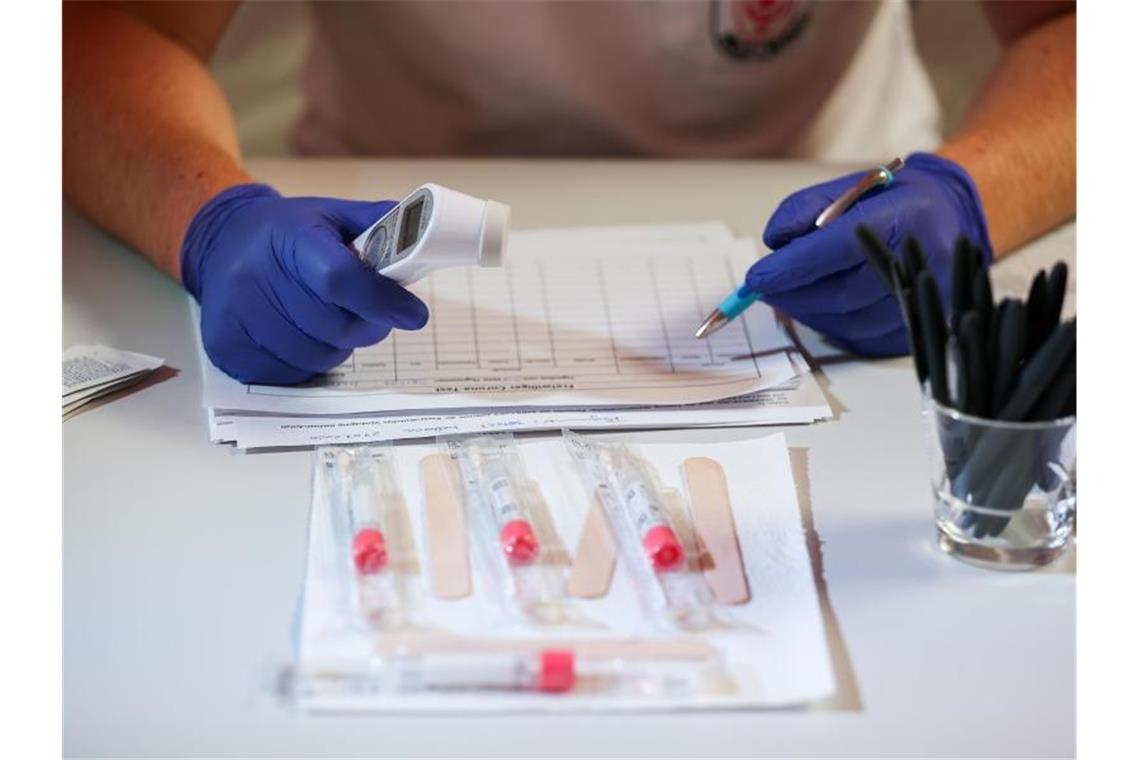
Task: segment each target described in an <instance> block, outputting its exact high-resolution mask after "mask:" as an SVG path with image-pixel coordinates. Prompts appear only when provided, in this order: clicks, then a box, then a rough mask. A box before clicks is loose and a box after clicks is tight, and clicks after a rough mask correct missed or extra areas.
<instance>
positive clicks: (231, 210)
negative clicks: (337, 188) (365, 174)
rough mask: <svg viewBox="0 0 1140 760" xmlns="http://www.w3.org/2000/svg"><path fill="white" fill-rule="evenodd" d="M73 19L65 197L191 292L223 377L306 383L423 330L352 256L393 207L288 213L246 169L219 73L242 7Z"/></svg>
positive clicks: (68, 42)
mask: <svg viewBox="0 0 1140 760" xmlns="http://www.w3.org/2000/svg"><path fill="white" fill-rule="evenodd" d="M63 10H64V24H63V187H64V194H65V195H66V197H67V199H68V200H69V201H70V202H71V203H72V204H73V205H74V206H76V207H77V208H78V209H79V210H81V211H83V212H84V213H85V214H87V216H89V217H91V218H92V219H93V220H94V221H95V222H97V223H98V224H100V225H102V226H103V227H105V228H106V229H108V230H109V231H111V232H112V233H114V234H115V235H117V236H118V237H120V238H122V239H123V240H125V241H127V242H128V243H130V244H131V245H132V246H134V247H135V248H137V249H138V250H139V251H141V252H142V253H143V254H145V255H146V256H147V257H148V258H150V259H151V260H152V261H153V262H154V263H155V264H156V265H157V266H158V267H159V268H161V269H162V270H163V271H165V272H167V273H168V274H169V275H171V276H172V277H174V278H175V279H179V280H181V282H182V284H183V285H185V287H186V289H187V290H188V291H189V292H190V293H191V294H192V295H193V296H194V297H195V298H196V299H197V300H198V302H199V303H200V304H201V306H202V311H201V319H202V321H201V328H202V343H203V345H204V346H205V349H206V354H207V355H208V356H209V357H210V359H211V361H213V362H214V364H216V365H217V366H218V367H220V368H221V369H223V370H224V371H225V372H227V373H228V374H230V375H232V376H233V377H235V378H237V379H238V380H241V381H243V382H256V383H270V384H292V383H299V382H302V381H304V380H307V379H309V378H310V377H312V376H314V375H316V374H319V373H321V372H325V371H327V370H329V369H331V368H333V367H335V366H336V365H338V364H340V363H341V362H343V361H344V360H345V359H346V358H347V357H348V356H349V354H351V353H352V350H353V349H355V348H358V347H361V346H367V345H371V344H373V343H376V342H377V341H380V340H383V338H384V337H385V336H386V335H387V334H388V332H389V330H391V329H392V328H393V327H398V328H402V329H406V330H414V329H418V328H420V327H423V325H424V324H425V323H426V322H427V318H428V313H427V307H426V306H425V305H424V304H423V302H422V301H420V300H419V299H418V298H416V297H415V296H414V295H412V294H411V293H409V292H408V291H406V290H404V289H403V288H402V287H400V286H399V285H397V284H396V283H395V282H393V281H391V280H389V279H387V278H385V277H382V276H381V275H378V274H376V273H374V272H370V271H369V270H368V269H367V268H366V267H365V265H364V264H363V263H361V261H360V259H359V258H358V257H357V256H356V254H355V253H354V252H353V251H352V250H351V249H350V248H349V247H348V245H347V243H349V242H350V241H351V240H352V239H353V238H355V237H356V236H357V235H359V234H360V233H361V232H362V231H363V230H364V229H365V228H367V227H368V226H369V225H370V224H371V223H372V222H374V221H375V220H376V219H378V218H380V217H381V216H382V215H383V214H384V213H385V212H386V211H388V210H389V209H391V208H392V206H393V205H394V204H393V203H392V202H390V201H380V202H375V203H369V202H366V201H346V200H340V199H337V198H283V197H281V195H280V194H279V193H277V192H276V191H275V190H273V189H272V188H270V187H268V186H266V185H259V184H255V183H253V182H251V181H250V177H249V175H248V174H247V173H246V172H245V170H244V169H243V168H242V166H241V159H240V156H239V154H238V141H237V135H236V132H235V129H234V123H233V118H232V117H231V115H230V111H229V107H228V105H227V104H226V100H225V97H224V96H223V94H222V92H221V90H220V89H219V87H218V86H217V84H216V83H215V82H214V80H213V79H212V78H211V76H210V74H209V72H208V71H207V70H206V66H205V62H206V61H207V60H208V59H209V57H210V54H211V53H212V51H213V48H214V46H215V45H216V44H217V41H218V38H219V37H220V36H221V33H222V31H223V30H224V29H225V27H226V24H227V23H228V22H229V19H230V16H231V15H232V13H233V11H234V5H233V4H232V3H188V2H163V3H124V4H104V3H100V4H94V3H76V2H72V3H65V4H64V9H63Z"/></svg>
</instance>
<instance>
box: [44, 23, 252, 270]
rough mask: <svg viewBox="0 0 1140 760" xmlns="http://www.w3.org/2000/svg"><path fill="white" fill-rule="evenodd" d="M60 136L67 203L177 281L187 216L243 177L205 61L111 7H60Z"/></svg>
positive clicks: (231, 133) (233, 134)
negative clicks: (61, 65) (61, 66)
mask: <svg viewBox="0 0 1140 760" xmlns="http://www.w3.org/2000/svg"><path fill="white" fill-rule="evenodd" d="M63 130H64V133H63V188H64V194H65V195H66V196H67V198H68V200H69V201H70V202H71V203H73V204H74V205H75V206H77V207H78V208H79V209H80V210H81V211H83V212H84V213H86V214H87V215H88V216H90V217H91V218H92V219H94V220H95V221H96V222H98V223H99V224H101V225H102V226H104V227H105V228H107V229H108V230H109V231H111V232H112V233H114V234H115V235H117V236H118V237H120V238H122V239H123V240H125V241H126V242H128V243H130V244H131V245H133V246H134V247H136V248H138V249H139V250H140V251H142V252H143V253H144V254H145V255H146V256H147V257H148V258H150V259H151V260H152V261H154V263H155V264H156V265H157V266H159V267H160V268H161V269H163V270H164V271H165V272H167V273H169V274H170V275H171V276H173V277H175V278H177V277H179V274H180V273H179V261H178V252H179V248H180V246H181V243H182V237H183V234H184V233H185V231H186V227H187V226H188V225H189V222H190V219H191V218H192V217H193V215H194V213H195V212H196V211H197V210H198V209H199V208H200V207H201V205H202V204H203V203H204V202H205V201H206V200H208V199H209V198H210V197H212V196H213V195H214V194H216V193H217V192H218V191H219V190H221V189H223V188H225V187H228V186H230V185H234V184H238V183H241V182H248V181H249V177H248V175H247V174H246V173H245V171H244V170H243V169H242V168H241V164H240V157H239V153H238V147H237V136H236V132H235V130H234V126H233V119H232V117H231V115H230V111H229V108H228V106H227V104H226V101H225V98H224V97H223V95H222V93H221V91H220V90H219V89H218V87H217V85H216V84H215V83H214V81H213V80H212V78H211V77H210V75H209V73H208V72H207V70H206V69H205V67H204V66H203V64H202V62H201V61H200V60H199V59H198V58H197V57H196V56H195V55H194V54H193V53H191V52H190V51H189V50H187V49H186V48H185V47H183V46H181V45H179V44H178V43H176V42H174V41H173V40H171V39H169V38H167V37H165V36H164V35H162V34H161V33H160V32H158V31H157V30H155V29H154V28H152V27H151V26H149V25H147V24H146V23H144V22H142V21H140V20H138V19H137V18H136V17H135V16H133V15H132V14H130V13H127V12H124V11H123V10H121V9H118V8H116V7H113V6H104V5H93V4H87V3H66V4H65V8H64V30H63Z"/></svg>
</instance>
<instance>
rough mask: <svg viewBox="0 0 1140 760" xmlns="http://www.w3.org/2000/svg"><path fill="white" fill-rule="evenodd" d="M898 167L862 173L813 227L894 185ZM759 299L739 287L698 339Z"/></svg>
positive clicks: (900, 162) (706, 323)
mask: <svg viewBox="0 0 1140 760" xmlns="http://www.w3.org/2000/svg"><path fill="white" fill-rule="evenodd" d="M901 168H903V160H902V159H901V158H896V159H894V160H893V161H891V162H890V163H888V164H884V165H883V166H878V167H876V168H874V169H872V170H871V171H869V172H867V173H866V174H864V175H863V176H862V177H860V178H859V181H858V182H856V183H855V184H854V185H852V186H851V187H850V188H848V189H847V190H846V191H845V192H844V193H843V194H842V195H840V196H839V197H838V198H836V199H835V200H834V201H833V202H832V203H831V205H829V206H828V207H827V208H825V209H824V210H823V212H822V213H820V215H819V216H817V217H816V218H815V226H816V228H819V227H822V226H824V225H825V224H828V223H829V222H832V221H834V220H835V219H836V218H837V217H838V216H840V215H841V214H843V212H844V211H846V210H847V209H849V208H851V206H852V205H854V203H855V201H857V200H859V199H860V198H861V197H863V196H864V195H865V194H866V193H868V192H870V191H871V190H873V189H874V188H876V187H885V186H887V185H889V184H891V183H892V182H894V179H895V172H897V171H898V170H899V169H901ZM762 297H763V294H761V293H757V292H755V291H752V290H749V288H748V285H747V284H743V285H740V286H739V287H738V288H736V289H735V290H733V291H732V292H731V293H729V294H728V295H727V296H726V297H725V299H724V300H723V301H721V302H720V306H717V307H716V308H715V309H713V311H712V313H711V314H709V315H708V318H707V319H705V321H704V322H703V323H702V324H701V326H700V327H698V328H697V337H698V338H707V337H708V336H710V335H712V334H713V333H714V332H716V331H717V330H719V329H721V328H722V327H724V326H725V325H727V324H728V323H729V322H731V321H732V320H734V319H736V318H737V317H738V316H740V315H741V314H742V313H743V312H744V310H745V309H747V308H748V307H749V306H751V305H752V304H754V303H756V302H757V301H758V300H760V299H761V298H762Z"/></svg>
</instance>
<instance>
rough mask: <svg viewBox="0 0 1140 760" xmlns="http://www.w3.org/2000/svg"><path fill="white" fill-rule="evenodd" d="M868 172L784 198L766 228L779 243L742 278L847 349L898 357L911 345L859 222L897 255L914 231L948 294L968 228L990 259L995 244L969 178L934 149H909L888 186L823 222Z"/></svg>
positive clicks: (767, 239)
mask: <svg viewBox="0 0 1140 760" xmlns="http://www.w3.org/2000/svg"><path fill="white" fill-rule="evenodd" d="M865 174H866V173H865V172H858V173H856V174H850V175H848V176H845V177H841V178H839V179H835V180H832V181H830V182H824V183H822V184H819V185H814V186H812V187H808V188H805V189H803V190H800V191H799V192H796V193H793V194H792V195H790V196H788V197H787V198H785V199H784V201H783V202H782V203H781V204H780V205H779V207H778V208H777V209H776V211H775V213H774V214H772V217H771V219H769V220H768V225H767V228H766V229H765V230H764V243H765V244H766V245H767V246H768V247H769V248H771V249H772V251H773V252H772V253H770V254H769V255H768V256H765V257H764V258H763V259H761V260H760V261H757V262H756V263H755V264H753V265H752V267H751V268H750V269H749V270H748V274H747V277H746V278H745V286H746V289H747V291H749V292H750V293H751V294H759V297H760V298H762V299H763V300H764V302H765V303H768V304H770V305H772V306H774V307H776V308H779V309H782V310H783V311H784V312H786V313H787V314H788V315H789V316H791V317H793V318H795V319H797V320H799V321H800V322H802V323H804V324H805V325H807V326H809V327H811V328H813V329H815V330H818V331H820V332H822V333H824V334H826V335H828V336H830V337H831V338H832V339H833V340H834V341H835V342H836V343H837V344H839V345H840V346H842V347H843V348H846V349H848V350H851V351H853V352H855V353H859V354H864V355H867V356H895V355H900V354H905V353H907V351H908V350H909V346H908V343H907V336H906V328H905V326H904V323H903V318H902V314H901V312H900V311H899V307H898V304H897V303H896V301H895V299H894V297H893V296H892V295H891V294H890V293H888V292H887V289H886V288H885V287H884V286H883V284H882V282H881V281H880V280H879V279H878V277H877V276H876V274H875V272H874V271H873V270H871V269H870V267H869V266H868V265H867V264H866V260H865V258H864V256H863V254H862V253H861V252H860V247H859V241H858V239H857V237H856V234H855V228H856V227H858V226H859V225H860V224H865V225H867V226H868V227H870V228H871V230H872V231H873V232H874V233H875V234H876V235H877V236H878V237H879V239H881V240H883V241H884V242H885V243H886V245H887V247H889V248H890V249H891V251H892V252H893V253H894V254H895V255H896V256H899V257H901V256H902V250H903V246H904V244H905V241H906V239H907V238H908V237H914V238H915V239H916V240H917V241H918V243H919V244H920V245H921V247H922V250H923V251H925V252H926V253H927V258H928V261H929V268H930V270H931V272H933V273H934V275H935V279H936V281H937V283H938V286H939V289H940V290H941V291H942V295H943V297H944V298H946V297H948V296H949V291H950V268H951V267H950V263H951V260H952V258H953V252H954V246H955V243H956V242H957V240H958V238H959V237H960V236H962V235H964V236H966V237H967V238H968V239H969V240H970V241H972V242H973V243H974V244H975V245H977V246H979V247H981V249H982V251H983V252H984V254H985V260H986V264H987V265H988V264H990V263H991V261H992V260H993V248H992V246H991V245H990V237H989V231H988V228H987V225H986V218H985V214H984V213H983V210H982V203H981V200H980V199H979V197H978V191H977V188H976V187H975V186H974V182H973V180H972V179H971V178H970V176H969V175H968V174H967V173H966V171H965V170H964V169H962V168H961V167H960V166H958V165H957V164H955V163H954V162H952V161H949V160H947V159H944V158H941V157H939V156H935V155H932V154H929V153H915V154H912V155H911V156H909V157H908V158H907V159H906V164H905V166H904V167H902V168H900V169H899V170H898V171H897V172H894V173H893V177H892V179H891V181H889V182H888V183H887V184H886V185H885V186H883V187H879V188H877V189H873V190H871V191H870V192H868V193H866V194H865V195H863V196H861V197H860V198H859V199H858V200H856V201H855V202H854V204H853V205H852V206H850V208H849V210H847V211H846V213H843V214H841V215H839V216H835V217H834V218H832V219H830V220H827V222H826V223H825V224H821V225H820V226H818V227H817V226H816V221H817V218H818V217H819V215H820V214H821V212H823V211H824V209H826V208H827V207H828V206H829V205H830V204H832V203H833V202H834V201H836V199H838V198H839V197H840V196H841V195H842V194H843V193H844V192H845V191H847V190H848V189H850V188H852V187H853V186H854V185H855V184H856V183H857V182H858V181H859V180H860V179H861V178H863V177H864V176H865Z"/></svg>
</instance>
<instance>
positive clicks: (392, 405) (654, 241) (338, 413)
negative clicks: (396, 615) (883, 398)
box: [195, 224, 831, 448]
mask: <svg viewBox="0 0 1140 760" xmlns="http://www.w3.org/2000/svg"><path fill="white" fill-rule="evenodd" d="M755 258H756V253H755V248H754V245H753V243H752V241H750V240H736V239H733V237H732V235H731V234H730V233H729V231H728V229H727V228H726V227H724V226H723V225H720V224H697V225H667V226H655V227H611V228H583V229H570V230H530V231H523V232H516V233H514V234H513V235H512V238H511V241H510V248H509V262H508V266H507V267H506V268H503V269H476V268H462V269H444V270H438V271H436V272H435V273H433V274H432V275H431V276H430V277H428V278H426V279H425V280H422V281H420V282H418V283H416V284H415V285H413V286H412V288H411V289H412V291H413V292H415V293H416V294H417V295H418V296H419V297H420V298H422V299H423V300H424V301H425V302H426V303H427V304H428V307H429V309H430V310H431V320H430V322H429V323H428V325H427V326H426V327H425V328H424V329H423V330H420V331H416V332H400V331H393V333H392V334H391V335H390V336H389V338H388V339H387V340H385V341H383V342H382V343H380V344H377V345H375V346H371V347H368V348H365V349H359V350H357V351H356V352H355V353H354V354H353V355H352V356H351V357H350V358H349V359H348V360H347V361H346V362H345V363H344V364H343V365H341V366H340V367H337V368H335V369H334V370H333V371H332V372H330V373H328V374H327V375H325V376H322V377H321V378H319V379H317V380H316V381H314V382H312V383H309V384H306V385H304V386H298V387H287V388H282V387H273V386H259V385H243V384H242V383H239V382H237V381H235V380H233V379H231V378H229V377H227V376H226V375H224V374H223V373H222V372H221V371H219V370H218V369H216V368H215V367H213V366H212V365H211V364H210V363H209V360H208V359H206V358H205V355H204V354H203V357H202V361H203V366H204V367H205V373H206V374H205V383H204V387H205V404H206V406H207V408H208V409H209V411H210V427H211V431H210V432H211V438H212V440H214V441H217V442H232V443H234V444H236V445H237V446H238V447H239V448H263V447H274V446H308V445H313V444H329V443H347V442H352V441H360V440H385V439H402V438H415V437H425V436H435V435H440V434H450V433H465V432H491V431H500V430H538V429H551V428H559V427H574V428H591V427H607V428H619V427H636V428H656V427H690V426H724V425H756V424H790V423H806V422H812V421H815V420H817V419H821V418H824V417H829V416H830V414H831V413H830V409H829V408H828V407H827V402H826V400H825V399H824V397H823V394H822V392H821V391H820V389H819V387H818V386H817V385H816V384H815V382H814V380H813V379H812V378H811V375H810V373H808V372H807V366H806V363H805V362H804V361H803V359H802V357H801V356H800V355H799V354H798V352H797V351H796V350H795V348H794V347H793V346H792V344H791V342H790V341H789V340H788V338H787V336H786V335H785V333H784V331H783V330H782V328H781V327H780V326H779V325H778V324H777V321H776V318H775V314H774V313H773V311H772V310H771V309H770V308H768V307H767V306H764V305H763V304H759V305H757V306H755V307H753V308H752V309H749V310H748V311H747V312H746V313H745V314H744V315H743V316H742V317H741V318H739V319H737V320H736V321H735V322H733V323H732V324H730V325H729V326H728V327H726V328H725V329H723V330H721V331H720V332H718V333H716V334H715V335H714V336H712V337H711V338H710V339H707V340H703V341H702V340H697V339H696V338H695V337H694V336H693V331H694V330H695V329H696V326H697V325H699V324H700V323H701V321H702V320H703V319H704V317H705V316H706V315H707V313H708V312H709V311H710V310H711V309H712V308H713V307H715V306H716V304H717V303H719V302H720V300H721V298H723V296H724V294H725V293H727V292H729V290H730V289H731V288H733V287H734V286H736V285H737V284H738V283H739V282H740V281H741V280H742V278H743V276H744V273H745V271H746V270H747V269H748V267H749V265H750V264H751V263H752V262H753V261H755ZM195 322H197V316H196V315H195Z"/></svg>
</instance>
